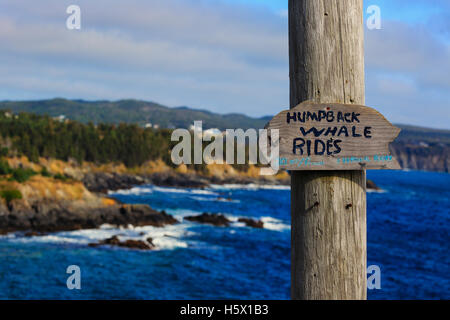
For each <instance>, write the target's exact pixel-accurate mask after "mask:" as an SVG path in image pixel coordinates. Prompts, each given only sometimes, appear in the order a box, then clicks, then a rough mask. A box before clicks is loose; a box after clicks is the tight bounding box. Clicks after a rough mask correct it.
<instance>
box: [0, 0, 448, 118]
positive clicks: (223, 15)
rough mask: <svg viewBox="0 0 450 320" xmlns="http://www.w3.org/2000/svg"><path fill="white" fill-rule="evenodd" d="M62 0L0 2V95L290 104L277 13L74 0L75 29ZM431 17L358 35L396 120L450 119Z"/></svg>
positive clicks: (238, 106)
mask: <svg viewBox="0 0 450 320" xmlns="http://www.w3.org/2000/svg"><path fill="white" fill-rule="evenodd" d="M71 2H72V1H66V0H64V1H61V0H40V1H33V2H30V1H24V0H2V1H1V2H0V43H1V45H2V50H1V51H0V72H1V74H2V75H6V76H4V77H2V78H1V79H0V99H24V98H26V99H30V98H49V97H54V96H65V97H69V98H84V99H120V98H136V99H146V100H152V101H156V102H160V103H163V104H168V105H190V106H193V107H201V108H207V109H210V110H212V111H216V112H244V113H247V114H251V115H267V114H275V113H276V112H278V111H280V110H281V109H283V108H286V107H287V105H288V99H289V70H288V47H287V46H288V30H287V19H286V17H287V12H286V11H284V12H275V13H274V12H270V11H269V10H268V9H267V10H266V9H258V8H250V7H245V6H239V5H231V4H225V3H222V2H221V1H219V0H214V1H206V0H151V1H139V0H128V1H119V0H96V1H88V0H78V1H77V4H78V5H79V6H80V7H81V16H82V29H81V31H69V30H67V29H66V27H65V19H66V17H67V14H66V12H65V9H66V7H67V6H68V5H70V4H72V3H71ZM435 3H438V2H435ZM439 18H440V20H439ZM435 21H440V22H439V24H437V23H435V24H436V25H438V26H439V28H438V27H433V28H431V27H428V24H427V25H426V26H425V25H424V24H422V25H414V26H411V25H408V24H406V23H400V22H390V21H385V20H383V29H382V30H374V31H367V32H366V69H367V90H366V91H367V102H368V104H371V103H373V104H375V105H374V106H377V107H378V109H380V111H382V112H383V113H386V114H387V115H389V119H390V120H392V121H394V122H395V121H404V122H409V123H415V124H418V122H423V121H425V123H424V124H425V125H429V126H433V125H435V126H440V127H449V124H448V123H447V122H448V120H447V121H446V122H445V123H444V120H439V121H441V122H439V123H437V122H436V117H431V116H430V117H428V118H427V117H426V116H419V114H420V110H422V109H423V104H424V103H425V102H426V101H424V99H425V98H427V99H428V101H433V108H435V109H434V110H439V112H441V113H442V112H444V113H445V112H447V118H448V110H449V109H448V107H449V105H448V102H449V100H450V99H449V97H450V93H449V91H450V90H449V87H450V77H449V76H448V74H450V70H449V68H450V65H449V60H450V59H449V53H450V49H449V42H448V41H447V42H446V41H443V40H442V39H444V40H445V39H446V38H445V35H446V34H447V33H445V32H444V31H445V30H446V28H447V26H448V24H445V23H443V22H444V21H445V19H442V16H439V15H438V16H437V17H436V19H435ZM429 23H431V22H429ZM430 25H431V24H430ZM439 30H443V31H442V33H440V34H437V35H436V34H433V33H432V32H439ZM447 40H448V39H447ZM434 106H435V107H434ZM406 109H411V110H413V112H408V113H406V112H405V110H406ZM441 119H445V117H441Z"/></svg>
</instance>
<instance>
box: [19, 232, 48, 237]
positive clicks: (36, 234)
mask: <svg viewBox="0 0 450 320" xmlns="http://www.w3.org/2000/svg"><path fill="white" fill-rule="evenodd" d="M45 235H47V234H46V233H45V232H37V231H28V232H25V233H24V234H23V236H24V237H27V238H30V237H42V236H45Z"/></svg>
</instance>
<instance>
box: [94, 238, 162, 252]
mask: <svg viewBox="0 0 450 320" xmlns="http://www.w3.org/2000/svg"><path fill="white" fill-rule="evenodd" d="M149 239H150V241H148V240H149ZM149 239H147V242H145V241H142V240H132V239H128V240H125V241H120V239H119V237H118V236H117V235H116V236H112V237H111V238H108V239H105V240H102V241H100V242H99V243H91V244H89V246H90V247H98V246H102V245H109V246H116V247H122V248H128V249H139V250H152V249H154V247H155V246H154V245H153V243H152V242H151V240H152V239H151V238H149Z"/></svg>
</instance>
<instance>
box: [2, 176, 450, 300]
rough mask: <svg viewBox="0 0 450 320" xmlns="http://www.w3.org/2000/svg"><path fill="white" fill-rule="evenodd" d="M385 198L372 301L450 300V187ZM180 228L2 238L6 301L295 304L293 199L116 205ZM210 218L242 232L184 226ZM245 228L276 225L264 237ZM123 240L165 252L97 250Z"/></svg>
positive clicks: (237, 197) (215, 190) (194, 198)
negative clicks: (72, 271)
mask: <svg viewBox="0 0 450 320" xmlns="http://www.w3.org/2000/svg"><path fill="white" fill-rule="evenodd" d="M368 178H369V179H371V180H373V181H374V182H375V183H376V184H377V185H378V186H380V187H381V188H382V189H383V192H371V193H368V196H367V197H368V208H367V218H368V226H367V227H368V228H367V229H368V234H367V236H368V265H377V266H379V267H380V269H381V289H375V290H369V291H368V297H369V299H449V298H450V268H449V265H450V259H449V251H450V250H449V249H450V236H449V235H450V221H449V220H450V176H449V175H448V174H444V173H429V172H414V171H409V172H406V171H370V172H368ZM111 196H112V197H114V198H116V199H118V200H120V201H122V202H125V203H146V204H149V205H151V206H152V207H153V208H155V209H158V210H165V211H166V212H168V213H170V214H172V215H173V216H175V217H176V218H177V219H178V220H180V221H181V223H180V224H177V225H173V226H167V227H164V228H154V227H139V228H134V227H133V226H129V227H128V228H121V229H117V228H115V227H113V226H107V225H105V226H102V228H100V229H96V230H81V231H73V232H60V233H56V234H50V235H47V236H42V237H32V238H24V237H21V236H20V235H18V234H9V235H6V236H2V237H0V298H1V299H289V298H290V289H289V288H290V191H289V188H288V187H257V186H253V185H248V186H239V185H225V186H212V187H211V188H209V189H205V190H190V189H176V188H161V187H156V186H151V185H148V186H142V187H136V188H133V189H131V190H121V191H118V192H115V193H111ZM203 212H211V213H222V214H224V215H226V216H227V217H228V218H229V219H230V220H231V221H233V222H232V224H231V226H229V227H214V226H208V225H200V224H196V223H193V222H188V221H183V217H184V216H189V215H197V214H201V213H203ZM239 217H253V218H257V219H262V220H263V221H264V229H252V228H249V227H246V226H244V225H243V224H242V223H240V222H238V221H237V219H238V218H239ZM113 235H119V236H120V237H121V238H123V239H128V238H133V239H138V238H139V239H140V238H142V239H146V238H148V237H152V238H153V243H154V244H155V245H156V250H152V251H139V250H130V249H121V248H109V247H97V248H92V247H89V246H88V244H89V243H93V242H98V241H99V240H102V239H105V238H108V237H111V236H113ZM69 265H78V266H79V267H80V268H81V290H69V289H67V286H66V280H67V277H68V276H70V275H69V274H67V273H66V269H67V267H68V266H69Z"/></svg>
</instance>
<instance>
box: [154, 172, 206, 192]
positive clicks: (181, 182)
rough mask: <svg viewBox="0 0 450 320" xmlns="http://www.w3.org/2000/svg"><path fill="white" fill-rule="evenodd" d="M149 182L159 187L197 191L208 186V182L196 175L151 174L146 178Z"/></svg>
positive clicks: (174, 173)
mask: <svg viewBox="0 0 450 320" xmlns="http://www.w3.org/2000/svg"><path fill="white" fill-rule="evenodd" d="M146 178H147V179H148V180H150V182H151V183H152V184H154V185H156V186H160V187H180V188H191V189H199V188H206V187H208V186H209V183H210V181H208V179H206V178H205V177H202V176H199V175H196V174H185V173H176V172H160V173H153V174H151V175H149V176H147V177H146Z"/></svg>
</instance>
